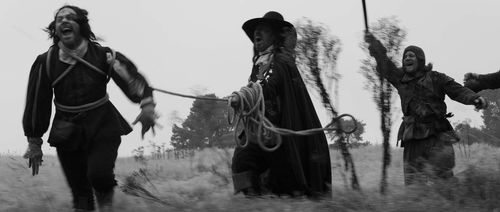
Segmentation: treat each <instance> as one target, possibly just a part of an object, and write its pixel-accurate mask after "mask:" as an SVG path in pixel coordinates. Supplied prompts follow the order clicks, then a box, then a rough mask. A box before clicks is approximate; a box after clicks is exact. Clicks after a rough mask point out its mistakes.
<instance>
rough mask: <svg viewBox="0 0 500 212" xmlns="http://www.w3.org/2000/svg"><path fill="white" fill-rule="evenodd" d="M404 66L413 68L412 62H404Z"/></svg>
mask: <svg viewBox="0 0 500 212" xmlns="http://www.w3.org/2000/svg"><path fill="white" fill-rule="evenodd" d="M405 66H413V62H405Z"/></svg>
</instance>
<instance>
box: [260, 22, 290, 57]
mask: <svg viewBox="0 0 500 212" xmlns="http://www.w3.org/2000/svg"><path fill="white" fill-rule="evenodd" d="M271 27H272V33H273V35H274V37H275V38H276V39H275V40H274V42H273V44H272V45H274V51H275V53H276V52H279V51H281V49H282V48H281V47H284V44H285V37H284V36H283V35H282V34H283V30H282V29H278V28H276V27H274V26H272V25H271ZM258 55H259V52H258V51H257V49H255V47H254V48H253V57H252V62H255V60H257V56H258Z"/></svg>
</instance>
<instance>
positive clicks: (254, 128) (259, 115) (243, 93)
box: [153, 82, 357, 152]
mask: <svg viewBox="0 0 500 212" xmlns="http://www.w3.org/2000/svg"><path fill="white" fill-rule="evenodd" d="M153 90H156V91H159V92H162V93H166V94H170V95H175V96H180V97H185V98H192V99H200V100H210V101H225V102H227V103H228V108H233V110H234V112H233V115H232V116H231V115H230V112H229V110H230V109H228V123H229V124H230V125H233V124H234V128H235V130H234V140H235V143H236V145H237V146H238V147H243V148H245V147H246V146H248V144H249V139H248V138H249V137H250V138H252V140H253V139H254V138H256V139H255V140H256V142H257V144H258V145H259V147H260V148H262V149H263V150H264V151H267V152H272V151H275V150H276V149H278V148H279V147H280V146H281V144H282V142H283V141H282V138H281V136H283V135H285V136H291V135H295V136H308V135H313V134H316V133H318V132H323V131H327V132H329V131H337V132H339V133H346V134H350V133H353V132H355V131H356V129H357V125H356V123H357V122H356V119H355V118H354V117H353V116H352V115H350V114H342V115H339V116H336V117H334V118H333V119H332V121H331V122H330V123H329V124H328V125H326V127H324V128H312V129H306V130H298V131H295V130H290V129H286V128H279V127H276V126H274V125H273V124H272V123H271V121H269V119H267V118H266V117H265V111H266V107H265V102H264V94H263V92H262V86H261V85H260V84H259V83H254V82H250V83H249V84H248V85H247V86H245V87H242V88H241V89H240V91H235V92H233V93H232V95H231V96H229V97H228V98H224V99H220V98H210V97H200V96H191V95H184V94H179V93H174V92H170V91H166V90H162V89H157V88H153ZM233 98H236V99H238V102H236V104H234V105H236V106H237V108H234V107H233V106H232V105H231V103H232V102H233V101H232V100H233ZM342 118H351V119H352V121H353V123H354V127H353V128H352V129H350V130H346V129H344V128H343V127H341V126H340V124H338V123H339V121H340V119H342ZM235 120H236V123H235ZM240 125H243V129H244V130H245V135H246V136H245V139H243V141H239V139H238V130H237V128H238V126H240ZM273 138H274V139H273Z"/></svg>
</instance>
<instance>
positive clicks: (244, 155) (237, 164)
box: [231, 143, 270, 195]
mask: <svg viewBox="0 0 500 212" xmlns="http://www.w3.org/2000/svg"><path fill="white" fill-rule="evenodd" d="M269 166H270V153H269V152H266V151H264V150H262V149H261V148H260V147H259V145H257V144H254V143H249V144H248V146H246V147H245V148H241V147H236V148H235V149H234V154H233V161H232V167H231V170H232V172H233V185H234V190H235V192H236V193H238V192H243V193H245V194H250V195H252V194H261V192H262V190H263V186H264V182H263V179H262V178H261V175H262V174H263V173H264V172H265V171H266V170H267V169H269Z"/></svg>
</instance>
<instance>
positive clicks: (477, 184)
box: [0, 144, 500, 212]
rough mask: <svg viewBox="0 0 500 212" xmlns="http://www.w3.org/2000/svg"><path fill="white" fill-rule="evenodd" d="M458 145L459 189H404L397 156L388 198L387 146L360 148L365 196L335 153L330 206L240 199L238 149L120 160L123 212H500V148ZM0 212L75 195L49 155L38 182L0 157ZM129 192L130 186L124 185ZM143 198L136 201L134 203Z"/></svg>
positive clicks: (42, 207) (58, 204)
mask: <svg viewBox="0 0 500 212" xmlns="http://www.w3.org/2000/svg"><path fill="white" fill-rule="evenodd" d="M466 150H467V151H466V152H464V149H463V147H462V148H459V146H455V152H456V162H457V165H456V168H455V173H456V175H457V178H458V179H459V182H454V183H449V184H442V185H433V186H425V187H406V188H405V187H404V186H403V173H402V165H403V164H402V149H400V148H396V149H393V150H392V157H393V159H392V164H391V166H390V168H389V193H388V194H387V195H385V196H383V195H380V194H379V192H378V187H379V181H380V173H381V170H380V168H381V166H382V164H381V156H382V153H381V152H382V151H381V147H380V146H367V147H363V148H359V149H353V150H352V154H353V158H354V159H355V165H356V170H357V173H358V176H359V180H360V183H361V188H362V191H361V192H357V191H352V190H351V189H350V188H349V186H348V182H347V181H348V180H349V173H345V172H344V171H343V170H344V169H343V168H342V164H343V162H342V159H341V156H340V153H339V152H337V151H335V150H332V152H331V153H332V154H331V155H332V173H333V194H332V198H331V199H325V200H320V201H311V200H308V199H302V198H299V199H297V198H295V199H290V198H278V197H262V198H253V199H249V198H245V197H244V196H242V195H233V188H232V183H231V177H230V172H229V167H228V166H229V165H230V164H229V163H230V161H231V160H230V159H231V156H232V150H208V149H207V150H204V151H201V152H197V153H196V154H195V156H194V157H191V158H185V159H180V160H175V159H160V160H152V159H149V160H147V161H146V162H145V163H140V162H136V161H135V160H134V159H133V158H120V159H119V160H118V162H117V166H116V175H117V179H118V180H119V185H120V188H119V189H117V194H116V196H115V208H116V209H117V211H261V212H263V211H500V149H498V148H494V147H489V146H486V145H476V144H475V145H472V146H468V147H467V148H466ZM0 173H1V174H0V211H37V212H42V211H71V205H70V201H71V196H70V192H69V188H68V186H67V184H66V181H65V179H64V177H63V175H62V172H61V170H60V167H59V162H58V160H57V158H55V157H50V156H46V157H45V158H44V165H43V166H42V167H41V170H40V174H39V175H38V176H35V177H32V176H30V171H29V170H28V168H27V164H26V161H25V160H24V159H22V158H21V157H18V156H9V155H0ZM125 185H128V187H127V186H125ZM134 195H136V196H134Z"/></svg>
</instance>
